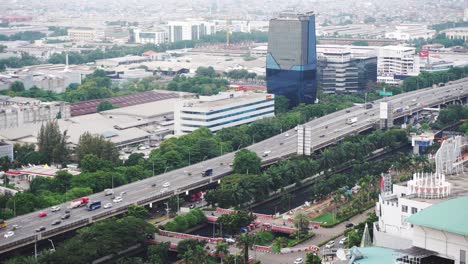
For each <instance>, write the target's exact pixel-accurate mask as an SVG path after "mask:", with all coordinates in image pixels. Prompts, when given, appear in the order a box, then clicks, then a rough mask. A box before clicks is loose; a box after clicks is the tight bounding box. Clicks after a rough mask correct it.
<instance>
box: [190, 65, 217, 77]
mask: <svg viewBox="0 0 468 264" xmlns="http://www.w3.org/2000/svg"><path fill="white" fill-rule="evenodd" d="M195 75H196V76H198V77H209V78H214V77H217V75H218V74H216V72H215V70H214V68H213V67H211V66H209V67H198V68H197V70H196V71H195Z"/></svg>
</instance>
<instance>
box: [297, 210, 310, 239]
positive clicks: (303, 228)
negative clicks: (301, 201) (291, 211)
mask: <svg viewBox="0 0 468 264" xmlns="http://www.w3.org/2000/svg"><path fill="white" fill-rule="evenodd" d="M294 226H295V227H296V228H297V231H298V232H297V237H298V239H299V237H300V234H301V233H302V234H303V233H306V232H307V230H309V218H308V217H307V215H306V214H305V213H302V212H299V213H297V214H296V215H295V216H294Z"/></svg>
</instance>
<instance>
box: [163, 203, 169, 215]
mask: <svg viewBox="0 0 468 264" xmlns="http://www.w3.org/2000/svg"><path fill="white" fill-rule="evenodd" d="M164 204H165V205H166V218H167V219H169V203H164Z"/></svg>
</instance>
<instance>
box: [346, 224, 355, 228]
mask: <svg viewBox="0 0 468 264" xmlns="http://www.w3.org/2000/svg"><path fill="white" fill-rule="evenodd" d="M353 226H354V224H353V223H347V224H346V225H345V227H346V228H352V227H353Z"/></svg>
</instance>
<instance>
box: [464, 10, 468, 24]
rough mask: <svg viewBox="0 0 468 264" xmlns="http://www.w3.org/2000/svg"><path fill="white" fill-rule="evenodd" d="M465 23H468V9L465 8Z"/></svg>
mask: <svg viewBox="0 0 468 264" xmlns="http://www.w3.org/2000/svg"><path fill="white" fill-rule="evenodd" d="M463 21H468V8H465V14H464V16H463Z"/></svg>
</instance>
